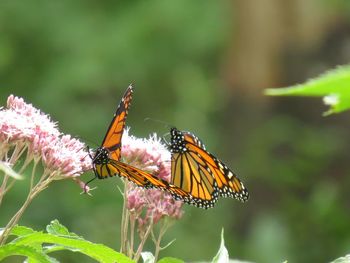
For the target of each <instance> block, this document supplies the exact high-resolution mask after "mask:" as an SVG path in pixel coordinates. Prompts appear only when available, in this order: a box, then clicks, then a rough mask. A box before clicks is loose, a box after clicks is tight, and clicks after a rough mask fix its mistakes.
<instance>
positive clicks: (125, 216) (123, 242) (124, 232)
mask: <svg viewBox="0 0 350 263" xmlns="http://www.w3.org/2000/svg"><path fill="white" fill-rule="evenodd" d="M127 192H128V182H127V181H125V180H124V194H123V212H122V222H121V231H120V252H121V253H124V254H125V253H126V252H127V249H126V246H127V238H128V222H129V211H128V209H127V199H126V195H127Z"/></svg>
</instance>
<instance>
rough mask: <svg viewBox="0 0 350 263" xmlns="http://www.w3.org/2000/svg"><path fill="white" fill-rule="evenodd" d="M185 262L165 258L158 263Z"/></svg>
mask: <svg viewBox="0 0 350 263" xmlns="http://www.w3.org/2000/svg"><path fill="white" fill-rule="evenodd" d="M184 262H185V261H183V260H181V259H177V258H172V257H165V258H162V259H161V260H159V261H158V263H184Z"/></svg>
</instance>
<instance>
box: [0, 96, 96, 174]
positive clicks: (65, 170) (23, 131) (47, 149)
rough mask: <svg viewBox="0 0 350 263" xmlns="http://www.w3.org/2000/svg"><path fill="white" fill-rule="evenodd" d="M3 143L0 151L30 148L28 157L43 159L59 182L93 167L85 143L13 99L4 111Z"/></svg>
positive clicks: (0, 118) (1, 118)
mask: <svg viewBox="0 0 350 263" xmlns="http://www.w3.org/2000/svg"><path fill="white" fill-rule="evenodd" d="M0 143H1V146H2V147H1V148H0V149H8V148H9V147H11V146H13V145H18V144H21V145H23V147H27V151H28V155H29V156H32V158H34V159H36V160H39V159H42V162H43V165H44V168H46V169H48V171H51V173H52V174H55V176H57V178H55V179H59V178H61V177H62V176H63V177H64V176H77V175H79V174H80V173H82V172H83V171H84V170H87V169H89V168H90V167H91V164H90V163H91V161H90V160H89V159H88V158H86V157H87V156H88V153H87V152H86V151H85V146H84V144H83V143H82V142H80V141H79V140H77V139H74V138H71V136H70V135H63V134H61V133H60V132H59V130H58V129H57V124H56V123H55V122H53V121H51V119H50V117H49V116H48V115H46V114H44V113H42V112H41V111H40V110H38V109H36V108H35V107H33V105H32V104H28V103H26V102H24V100H23V99H22V98H19V97H16V96H13V95H10V96H9V97H8V99H7V108H1V109H0ZM5 146H6V147H5ZM5 161H7V160H5Z"/></svg>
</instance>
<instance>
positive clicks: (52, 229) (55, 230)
mask: <svg viewBox="0 0 350 263" xmlns="http://www.w3.org/2000/svg"><path fill="white" fill-rule="evenodd" d="M46 231H47V233H49V234H52V235H57V236H66V237H68V236H69V237H74V238H81V237H79V236H78V235H77V234H75V233H71V232H69V231H68V229H67V228H66V227H65V226H64V225H62V224H60V222H58V220H57V219H55V220H52V221H51V223H50V225H47V226H46Z"/></svg>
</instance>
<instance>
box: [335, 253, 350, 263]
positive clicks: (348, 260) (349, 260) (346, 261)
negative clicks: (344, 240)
mask: <svg viewBox="0 0 350 263" xmlns="http://www.w3.org/2000/svg"><path fill="white" fill-rule="evenodd" d="M331 263H350V254H348V255H346V256H345V257H340V258H337V259H336V260H334V261H332V262H331Z"/></svg>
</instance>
